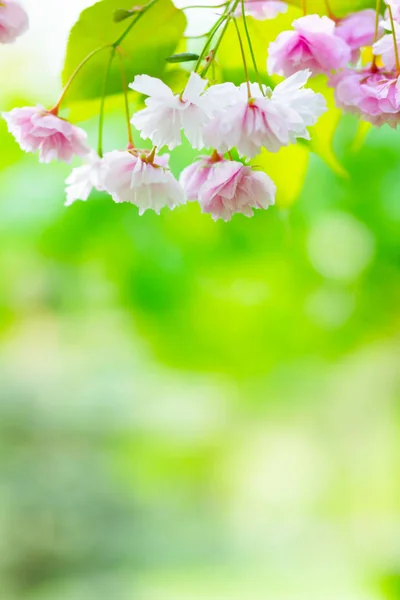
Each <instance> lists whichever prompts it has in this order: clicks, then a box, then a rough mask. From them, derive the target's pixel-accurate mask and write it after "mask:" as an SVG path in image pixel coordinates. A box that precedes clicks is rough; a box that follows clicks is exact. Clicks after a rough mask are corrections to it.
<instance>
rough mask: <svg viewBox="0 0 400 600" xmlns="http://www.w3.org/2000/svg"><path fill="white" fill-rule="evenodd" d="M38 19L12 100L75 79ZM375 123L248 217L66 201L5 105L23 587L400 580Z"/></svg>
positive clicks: (351, 585) (89, 593)
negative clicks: (25, 146) (360, 140)
mask: <svg viewBox="0 0 400 600" xmlns="http://www.w3.org/2000/svg"><path fill="white" fill-rule="evenodd" d="M27 4H28V5H29V2H28V3H27ZM30 4H31V8H32V7H33V4H34V2H31V3H30ZM75 4H76V5H77V8H78V5H79V2H75ZM82 4H83V3H81V5H82ZM41 6H42V7H43V6H44V3H43V2H41ZM82 7H83V6H80V7H79V8H82ZM42 25H43V24H42ZM47 27H48V25H47ZM65 31H67V29H66V30H65ZM38 35H39V34H38V31H37V30H36V33H35V32H30V33H29V34H28V36H27V41H25V42H21V46H20V47H19V48H17V47H15V48H14V47H13V48H12V49H11V50H10V49H7V51H4V52H5V54H3V58H2V59H0V68H1V71H2V88H1V90H0V100H1V108H2V109H3V110H8V109H10V108H11V107H13V106H15V105H22V104H33V103H36V102H42V103H44V104H46V105H50V104H51V103H52V100H54V98H55V97H56V95H57V92H58V91H59V88H58V87H57V86H58V81H57V79H56V77H55V75H54V76H53V75H49V77H48V80H47V81H46V76H45V74H46V68H47V66H48V65H47V63H46V61H45V63H44V64H43V62H41V63H40V66H39V64H38V62H37V56H36V58H35V56H34V55H32V56H30V57H29V58H28V57H27V56H26V54H24V52H25V53H26V50H27V48H29V47H32V48H33V46H34V45H35V44H36V42H38V40H39V37H38ZM51 35H52V36H53V38H54V39H55V33H54V32H53V33H52V34H51ZM29 36H30V37H29ZM35 36H36V37H35ZM24 44H25V45H24ZM29 44H31V45H32V46H29ZM58 44H59V46H57V48H58V47H59V52H60V56H61V55H62V48H63V44H64V40H62V39H60V40H59V41H58ZM35 47H36V46H35ZM55 48H56V47H55ZM0 51H1V52H3V48H1V49H0ZM52 58H54V57H48V60H49V61H51V60H52ZM56 58H57V53H56ZM35 60H36V63H35ZM54 60H56V59H54ZM49 65H50V62H49ZM32 69H33V70H34V71H33V74H32ZM35 69H36V72H35ZM35 73H37V77H35ZM49 73H50V74H51V73H53V71H52V70H51V65H50V66H49ZM54 73H55V71H54ZM28 74H29V75H28ZM4 82H5V83H4ZM40 82H42V83H40ZM43 82H44V83H43ZM39 83H40V85H39ZM85 127H86V128H87V130H88V131H89V134H90V137H91V139H92V141H93V143H94V140H95V137H96V120H95V119H94V120H92V121H89V122H88V123H87V124H85ZM356 130H357V123H356V121H355V120H354V119H353V118H352V117H345V118H343V119H342V121H341V123H340V126H339V129H338V132H337V134H336V137H335V147H336V151H337V154H338V156H339V158H340V160H341V162H342V164H343V165H344V167H345V168H346V169H347V170H348V172H349V174H350V177H349V178H348V179H345V178H339V177H338V176H337V175H335V174H334V173H332V172H331V171H330V170H329V168H328V167H327V166H325V164H324V163H323V162H322V161H321V159H319V158H317V157H312V159H311V161H310V166H309V169H308V173H307V176H306V180H305V184H304V187H303V190H302V192H301V194H300V196H299V198H298V200H297V201H296V203H295V204H294V205H293V206H292V207H291V208H290V209H282V208H272V209H270V210H269V211H267V212H262V211H258V212H257V214H256V215H255V217H254V218H253V219H246V218H245V217H242V216H237V217H235V218H234V219H233V220H232V222H230V223H228V224H225V223H220V222H218V223H213V222H212V221H211V219H210V217H208V216H206V215H201V214H200V211H199V209H198V207H197V206H196V205H195V204H190V205H187V206H184V207H181V208H179V209H176V210H175V211H173V212H168V211H165V212H163V213H162V214H161V216H159V217H158V216H157V215H155V214H150V213H146V214H145V215H144V216H143V217H138V214H137V210H136V208H135V207H133V206H126V205H116V204H114V203H113V202H112V201H111V200H110V198H108V197H106V196H105V195H101V194H97V196H96V195H94V196H93V197H92V198H91V199H90V200H89V201H88V202H87V203H76V204H75V205H73V206H72V207H70V208H68V209H67V208H64V206H63V203H64V190H63V182H64V179H65V177H66V176H67V175H68V173H69V170H70V167H69V166H68V165H59V164H52V165H50V166H46V165H40V164H39V163H38V162H37V159H36V157H34V156H28V155H25V154H23V153H22V152H21V151H20V150H19V148H18V146H17V145H16V143H15V142H14V140H13V139H12V137H11V136H9V135H8V134H7V132H6V127H5V124H4V123H3V122H1V124H0V232H1V233H0V273H1V277H0V598H1V600H20V599H29V600H103V599H104V600H110V599H113V600H114V599H115V600H132V599H135V600H136V599H137V600H225V599H226V600H228V599H229V600H276V599H279V600H386V599H387V600H396V599H399V598H400V515H399V502H400V489H399V488H400V485H399V482H400V477H399V467H400V455H399V449H400V448H399V447H400V443H399V439H400V436H399V434H400V412H399V404H398V400H399V397H400V370H399V364H400V362H399V349H400V335H399V334H400V318H399V316H400V315H399V303H400V302H399V301H400V277H399V267H400V243H399V235H400V176H399V173H400V137H399V135H400V134H399V133H398V132H396V131H392V130H389V129H388V128H383V129H381V130H373V131H371V132H370V133H369V135H368V137H367V139H366V141H365V143H364V145H363V146H361V147H359V148H357V149H355V148H354V144H353V139H354V136H355V134H356ZM123 143H124V124H123V119H122V117H121V111H120V109H119V108H118V107H115V106H113V108H112V109H111V110H110V111H109V114H108V124H107V136H106V145H107V148H108V149H111V148H112V147H115V146H118V145H121V144H123ZM188 152H189V150H188V149H187V148H186V147H183V148H181V149H179V150H178V151H177V152H176V154H175V155H174V157H173V162H172V165H173V168H174V170H175V172H179V166H180V165H181V164H183V163H184V162H185V161H187V153H188ZM291 166H293V169H295V165H291V164H288V165H287V177H288V178H290V174H291Z"/></svg>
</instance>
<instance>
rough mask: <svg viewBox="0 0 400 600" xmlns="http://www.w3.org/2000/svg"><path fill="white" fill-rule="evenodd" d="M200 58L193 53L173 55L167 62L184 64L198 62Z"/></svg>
mask: <svg viewBox="0 0 400 600" xmlns="http://www.w3.org/2000/svg"><path fill="white" fill-rule="evenodd" d="M198 58H199V55H198V54H193V53H192V52H182V53H181V54H173V55H172V56H168V58H166V59H165V60H166V61H167V62H169V63H182V62H191V61H194V60H198Z"/></svg>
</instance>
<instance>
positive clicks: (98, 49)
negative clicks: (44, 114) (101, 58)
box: [49, 44, 111, 115]
mask: <svg viewBox="0 0 400 600" xmlns="http://www.w3.org/2000/svg"><path fill="white" fill-rule="evenodd" d="M110 47H111V44H106V45H105V46H100V47H99V48H96V49H95V50H93V51H92V52H90V54H88V55H87V56H86V57H85V58H84V59H83V60H82V61H81V62H80V63H79V65H78V66H77V67H76V69H75V70H74V72H73V73H72V74H71V76H70V78H69V79H68V81H67V83H66V84H65V86H64V89H63V91H62V92H61V95H60V97H59V99H58V100H57V103H56V104H55V105H54V106H53V108H52V109H51V110H50V111H49V112H51V113H53V114H55V115H56V114H58V111H59V109H60V106H61V103H62V102H63V100H64V98H65V96H66V94H67V92H68V90H69V88H70V86H71V83H72V82H73V81H74V79H75V77H76V76H77V75H78V73H79V72H80V70H81V69H82V68H83V67H84V66H85V65H86V63H87V62H89V60H90V59H91V58H92V57H93V56H94V55H95V54H97V53H98V52H100V51H101V50H105V49H106V48H110Z"/></svg>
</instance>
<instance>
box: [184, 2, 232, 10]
mask: <svg viewBox="0 0 400 600" xmlns="http://www.w3.org/2000/svg"><path fill="white" fill-rule="evenodd" d="M227 4H229V2H223V3H222V4H214V5H208V4H193V5H192V6H182V8H180V9H179V10H189V9H191V8H223V7H224V6H226V5H227Z"/></svg>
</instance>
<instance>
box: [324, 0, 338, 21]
mask: <svg viewBox="0 0 400 600" xmlns="http://www.w3.org/2000/svg"><path fill="white" fill-rule="evenodd" d="M324 2H325V7H326V12H327V13H328V17H329V18H330V19H332V21H337V18H336V16H335V15H334V13H333V11H332V9H331V3H330V0H324Z"/></svg>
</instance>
